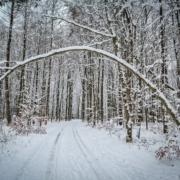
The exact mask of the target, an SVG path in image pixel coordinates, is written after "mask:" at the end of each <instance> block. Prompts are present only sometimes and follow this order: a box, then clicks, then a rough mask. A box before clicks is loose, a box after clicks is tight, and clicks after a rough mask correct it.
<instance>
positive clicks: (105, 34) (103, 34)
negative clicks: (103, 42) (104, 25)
mask: <svg viewBox="0 0 180 180" xmlns="http://www.w3.org/2000/svg"><path fill="white" fill-rule="evenodd" d="M42 16H45V17H50V18H55V19H61V20H63V21H65V22H67V23H70V24H73V25H75V26H78V27H80V28H83V29H86V30H88V31H91V32H93V33H96V34H99V35H101V36H106V37H115V36H116V35H115V34H113V35H112V34H107V33H103V32H100V31H98V30H95V29H92V28H89V27H87V26H84V25H81V24H79V23H76V22H75V21H72V20H69V19H64V18H62V17H59V16H51V15H47V14H42Z"/></svg>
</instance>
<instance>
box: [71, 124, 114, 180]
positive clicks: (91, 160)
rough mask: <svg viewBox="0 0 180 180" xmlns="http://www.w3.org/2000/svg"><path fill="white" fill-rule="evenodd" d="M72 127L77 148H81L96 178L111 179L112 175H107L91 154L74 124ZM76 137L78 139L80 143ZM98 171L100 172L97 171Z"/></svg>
mask: <svg viewBox="0 0 180 180" xmlns="http://www.w3.org/2000/svg"><path fill="white" fill-rule="evenodd" d="M74 129H75V130H74ZM74 129H73V134H74V137H75V139H76V142H77V144H78V146H79V148H80V149H81V151H82V153H83V155H84V157H85V159H86V161H87V162H88V164H89V165H90V167H91V168H92V170H93V172H94V173H95V174H96V176H97V177H98V179H100V180H101V179H103V180H105V179H107V180H113V179H112V177H111V176H110V175H109V173H108V172H107V171H106V170H105V169H104V168H103V167H102V165H101V164H100V163H99V161H98V159H97V158H96V157H95V156H94V155H93V154H92V152H91V150H90V149H89V148H88V147H87V146H86V145H85V143H84V142H83V141H82V139H81V138H80V136H79V133H78V132H77V130H76V126H75V127H74ZM77 139H78V140H79V141H80V143H81V145H80V143H79V142H78V140H77ZM82 147H83V148H82ZM88 157H89V158H88ZM98 171H100V172H98Z"/></svg>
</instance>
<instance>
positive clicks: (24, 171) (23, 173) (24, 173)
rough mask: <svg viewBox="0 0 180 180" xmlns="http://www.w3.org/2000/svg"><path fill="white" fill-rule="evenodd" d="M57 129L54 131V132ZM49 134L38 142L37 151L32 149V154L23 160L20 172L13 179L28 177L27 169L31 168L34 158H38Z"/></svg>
mask: <svg viewBox="0 0 180 180" xmlns="http://www.w3.org/2000/svg"><path fill="white" fill-rule="evenodd" d="M56 132H57V130H56V131H55V132H54V133H56ZM50 138H51V136H50V135H49V136H48V138H47V139H46V138H45V140H43V142H42V143H40V145H39V146H38V148H37V149H38V150H37V151H35V150H34V151H33V153H32V156H30V157H29V158H28V160H27V161H26V162H24V166H23V168H22V171H21V173H19V174H18V175H17V176H16V178H15V180H21V179H22V180H24V179H28V178H29V177H28V176H27V172H28V171H29V169H30V168H31V166H32V165H34V163H35V162H36V160H37V159H38V157H39V156H40V155H41V154H42V152H43V150H44V148H45V147H46V145H47V143H48V142H49V140H50Z"/></svg>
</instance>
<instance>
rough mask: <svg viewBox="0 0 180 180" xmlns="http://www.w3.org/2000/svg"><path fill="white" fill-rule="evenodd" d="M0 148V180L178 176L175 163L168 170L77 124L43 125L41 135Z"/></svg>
mask: <svg viewBox="0 0 180 180" xmlns="http://www.w3.org/2000/svg"><path fill="white" fill-rule="evenodd" d="M122 131H123V130H122ZM122 134H125V133H122ZM155 136H157V135H156V134H154V136H153V137H155ZM153 137H152V134H151V138H153ZM0 145H1V149H0V180H53V179H54V180H58V179H61V180H86V179H87V180H90V179H92V180H96V179H99V180H140V179H142V180H145V179H146V180H162V179H163V180H178V179H179V175H180V162H179V161H178V160H174V161H173V166H172V165H171V166H169V163H170V162H169V161H168V160H161V161H159V160H157V159H156V158H155V157H154V156H153V155H152V153H150V152H149V150H150V148H148V147H145V146H137V144H136V143H135V144H127V143H125V142H124V140H123V137H120V139H118V137H117V136H115V135H113V134H112V135H111V137H110V136H109V135H108V131H105V129H102V130H101V131H99V130H98V129H96V128H91V127H89V126H88V127H87V126H86V124H85V123H82V122H81V121H80V120H73V121H68V122H64V121H61V122H60V123H49V124H48V126H47V134H45V135H39V134H36V135H35V134H31V135H29V136H17V137H16V138H14V139H13V140H11V141H10V142H7V143H6V144H5V145H3V144H0ZM2 145H3V146H2ZM171 164H172V162H171Z"/></svg>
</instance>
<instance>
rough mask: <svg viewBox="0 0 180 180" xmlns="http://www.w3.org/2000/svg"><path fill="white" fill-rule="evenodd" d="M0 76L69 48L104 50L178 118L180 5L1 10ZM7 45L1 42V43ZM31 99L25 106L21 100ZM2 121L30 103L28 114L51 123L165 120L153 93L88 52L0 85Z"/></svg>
mask: <svg viewBox="0 0 180 180" xmlns="http://www.w3.org/2000/svg"><path fill="white" fill-rule="evenodd" d="M0 6H1V7H0V13H1V18H0V24H1V25H0V37H1V41H0V47H1V48H0V57H1V58H0V63H1V64H0V65H1V69H0V74H1V75H3V74H4V73H5V72H7V71H8V69H9V68H10V67H11V66H13V64H16V63H17V61H24V60H25V59H27V58H29V57H32V56H36V55H40V54H43V53H47V52H49V51H51V50H53V49H57V48H61V47H67V46H70V45H71V46H72V45H74V46H77V45H78V46H84V45H86V46H90V47H94V48H98V49H102V50H105V51H108V52H110V53H112V54H114V55H116V56H118V57H120V58H122V59H124V60H126V62H127V63H129V64H131V65H132V66H133V67H134V68H136V69H137V70H138V71H139V72H140V73H141V74H142V75H143V76H144V77H146V78H148V79H149V80H150V81H151V82H152V83H153V84H155V85H156V87H157V88H159V89H160V90H161V92H163V94H164V96H165V97H166V98H167V99H168V100H169V102H171V105H172V106H173V107H174V108H175V109H176V110H177V111H178V112H179V111H180V109H179V99H180V91H179V90H180V78H179V77H180V62H179V60H180V48H179V47H180V46H179V43H180V2H179V1H178V0H165V1H162V0H148V1H144V0H140V1H135V0H98V1H95V0H87V1H86V0H84V1H81V0H74V1H70V0H69V1H68V0H62V1H60V0H48V1H36V2H34V1H31V0H24V1H16V0H14V1H4V3H1V4H0ZM6 42H7V44H6ZM27 94H29V96H28V97H29V99H30V101H27V100H26V97H27ZM0 100H1V102H2V103H1V104H0V117H1V119H3V118H7V120H8V123H10V122H11V117H12V115H13V114H15V115H16V116H21V115H22V113H23V112H22V110H21V109H22V105H23V104H25V103H27V102H28V103H30V104H31V105H32V107H38V108H36V109H34V114H36V115H38V116H48V117H49V119H51V120H53V119H55V120H56V121H61V120H63V119H65V120H71V119H72V118H79V119H82V120H87V121H88V122H92V123H93V124H94V125H95V123H96V122H97V121H101V122H102V123H103V122H105V121H107V120H109V119H110V118H114V119H118V121H121V120H122V119H123V120H125V121H123V124H124V127H126V128H127V139H126V141H127V142H129V141H131V140H132V124H133V123H139V124H140V123H141V122H142V121H144V122H146V127H147V128H148V122H156V121H159V122H162V123H163V127H164V129H163V131H164V133H166V132H167V128H168V127H167V122H169V121H171V117H170V116H169V114H168V113H167V111H166V108H165V107H164V106H163V104H162V103H161V102H160V101H158V99H157V94H156V93H152V91H150V90H149V88H147V86H146V85H145V84H143V82H142V80H141V79H138V78H137V77H136V76H135V75H133V74H132V72H131V71H130V70H128V69H125V68H124V67H122V66H120V65H119V64H118V63H115V62H112V61H110V59H108V58H106V57H104V56H102V55H99V54H95V53H93V52H85V51H84V52H71V53H66V54H61V55H56V56H53V57H49V58H46V60H45V61H44V60H40V61H37V62H34V63H31V64H28V65H25V66H24V67H22V68H21V69H18V70H17V71H15V72H13V74H12V75H10V76H8V77H6V78H5V80H4V81H0Z"/></svg>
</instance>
